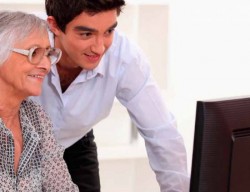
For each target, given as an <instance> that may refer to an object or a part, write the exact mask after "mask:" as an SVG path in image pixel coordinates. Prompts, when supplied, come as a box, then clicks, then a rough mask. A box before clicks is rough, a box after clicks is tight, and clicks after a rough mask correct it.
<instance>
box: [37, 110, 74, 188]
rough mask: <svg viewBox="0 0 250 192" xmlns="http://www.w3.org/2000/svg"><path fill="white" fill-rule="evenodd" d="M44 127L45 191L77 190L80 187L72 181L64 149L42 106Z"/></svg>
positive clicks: (43, 172) (43, 160) (40, 112)
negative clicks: (53, 131) (56, 137)
mask: <svg viewBox="0 0 250 192" xmlns="http://www.w3.org/2000/svg"><path fill="white" fill-rule="evenodd" d="M38 114H39V116H40V122H41V125H42V127H43V130H42V131H43V137H42V141H41V145H42V165H41V166H42V183H43V191H44V192H51V191H55V192H56V191H58V192H59V191H68V192H77V191H79V189H78V187H77V186H76V185H75V184H74V183H73V182H72V180H71V176H70V174H69V172H68V169H67V165H66V163H65V161H64V159H63V153H64V149H63V147H62V146H60V145H59V144H58V143H57V142H56V140H55V138H54V136H53V134H52V131H51V130H52V123H51V121H50V119H49V118H48V116H47V114H46V113H45V112H44V110H43V109H42V108H40V109H39V112H38Z"/></svg>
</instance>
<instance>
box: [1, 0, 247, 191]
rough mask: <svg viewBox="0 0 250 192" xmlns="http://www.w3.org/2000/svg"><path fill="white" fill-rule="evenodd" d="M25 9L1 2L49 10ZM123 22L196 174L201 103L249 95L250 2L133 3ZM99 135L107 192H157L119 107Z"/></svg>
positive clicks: (99, 128)
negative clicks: (194, 161)
mask: <svg viewBox="0 0 250 192" xmlns="http://www.w3.org/2000/svg"><path fill="white" fill-rule="evenodd" d="M6 2H8V3H10V2H15V3H19V4H18V5H15V6H14V5H13V4H5V3H6ZM24 2H26V3H29V4H25V3H24ZM22 3H24V4H22V5H21V4H20V1H17V0H16V1H10V0H6V1H3V0H0V9H21V10H27V11H43V9H44V8H43V1H35V0H32V1H31V0H30V1H28V0H26V1H22ZM32 3H33V4H32ZM119 20H120V24H119V28H120V29H122V30H124V31H125V32H127V34H128V36H129V37H130V38H131V39H133V40H135V41H137V42H138V43H139V44H140V46H141V47H142V48H143V50H144V51H145V53H146V54H147V55H148V57H149V59H150V60H151V65H152V70H153V73H154V76H155V78H156V79H157V81H158V83H159V85H160V86H161V88H162V90H163V94H164V97H165V98H166V103H167V105H168V107H169V109H170V110H171V111H172V112H173V113H174V115H175V116H176V118H177V122H178V129H179V130H180V132H181V133H182V135H183V137H184V141H185V144H186V147H187V154H188V168H189V171H190V170H191V159H192V147H193V134H194V122H195V109H196V101H197V100H204V99H214V98H224V97H234V96H243V95H250V87H249V81H250V75H249V72H250V67H249V66H250V54H249V53H250V1H249V0H237V1H233V0H166V1H164V0H162V1H160V0H159V1H157V0H151V1H150V0H148V1H143V0H140V1H138V0H137V1H136V0H133V1H132V0H130V1H128V6H127V8H126V9H125V10H124V13H123V14H122V15H121V16H120V18H119ZM107 129H109V130H110V131H107ZM95 130H96V136H97V142H98V143H99V145H100V146H101V147H100V149H99V154H100V159H101V164H100V168H101V177H102V186H103V192H105V191H106V192H111V191H119V192H139V191H144V192H146V191H149V192H152V191H154V192H156V191H157V190H158V188H157V185H156V183H155V180H154V175H153V173H152V172H151V171H150V169H149V168H148V166H147V165H148V164H147V160H146V158H145V150H144V147H143V142H142V141H141V140H140V139H137V140H133V139H131V135H133V137H134V134H132V133H131V129H130V121H129V118H128V116H127V115H126V111H125V110H124V109H123V108H122V107H121V106H120V105H119V104H118V103H115V106H114V110H113V111H112V113H111V117H110V118H109V119H107V120H105V121H104V122H103V123H102V124H99V125H97V127H96V129H95ZM145 180H146V182H145ZM147 185H148V186H147ZM143 186H144V187H145V189H143ZM146 188H147V189H148V190H147V189H146Z"/></svg>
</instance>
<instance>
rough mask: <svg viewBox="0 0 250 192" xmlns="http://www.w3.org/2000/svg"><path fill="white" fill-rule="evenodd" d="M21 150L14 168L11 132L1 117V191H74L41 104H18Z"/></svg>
mask: <svg viewBox="0 0 250 192" xmlns="http://www.w3.org/2000/svg"><path fill="white" fill-rule="evenodd" d="M19 113H20V114H19V115H20V122H21V127H22V136H23V151H22V154H21V158H20V161H19V166H18V170H17V172H16V173H15V171H14V140H13V135H12V133H11V131H10V129H8V128H7V127H6V126H5V124H4V122H3V121H2V119H1V118H0V192H17V191H20V192H46V191H48V192H57V191H58V192H75V191H79V190H78V188H77V186H76V185H75V184H74V183H73V182H72V180H71V177H70V175H69V173H68V170H67V166H66V164H65V162H64V160H63V148H62V147H61V146H59V145H58V144H57V142H56V141H55V139H54V137H53V134H52V131H51V129H52V124H51V121H50V119H49V118H48V116H47V115H46V113H45V112H44V110H43V109H42V108H41V106H40V105H38V104H36V103H34V102H33V101H31V100H25V101H23V102H22V104H21V107H20V112H19Z"/></svg>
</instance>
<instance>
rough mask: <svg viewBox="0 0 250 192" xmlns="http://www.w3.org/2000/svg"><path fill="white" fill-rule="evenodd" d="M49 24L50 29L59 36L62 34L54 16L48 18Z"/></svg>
mask: <svg viewBox="0 0 250 192" xmlns="http://www.w3.org/2000/svg"><path fill="white" fill-rule="evenodd" d="M47 22H48V24H49V29H50V30H51V31H52V32H53V33H54V34H55V35H56V36H57V35H59V33H60V32H61V29H60V28H59V27H58V25H57V23H56V20H55V18H54V17H53V16H48V18H47Z"/></svg>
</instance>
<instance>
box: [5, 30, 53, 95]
mask: <svg viewBox="0 0 250 192" xmlns="http://www.w3.org/2000/svg"><path fill="white" fill-rule="evenodd" d="M35 46H36V47H41V48H48V47H50V44H49V39H48V34H47V32H46V31H45V32H44V33H39V32H37V31H34V32H33V33H32V34H30V35H29V36H28V37H26V38H25V39H23V40H22V41H20V42H17V43H15V44H14V47H13V48H18V49H27V50H28V49H30V48H32V47H35ZM50 67H51V64H50V61H49V59H48V57H46V56H44V57H42V59H41V61H40V62H39V63H37V64H36V65H34V64H31V63H30V61H29V59H28V56H26V55H22V54H19V53H16V52H13V51H12V52H11V53H10V56H9V58H8V60H7V61H6V62H4V63H3V64H2V65H1V66H0V87H1V91H5V93H8V96H15V97H19V98H21V99H24V98H26V97H28V96H37V95H40V93H41V89H42V82H43V79H44V77H45V75H46V74H47V73H48V72H49V70H50Z"/></svg>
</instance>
